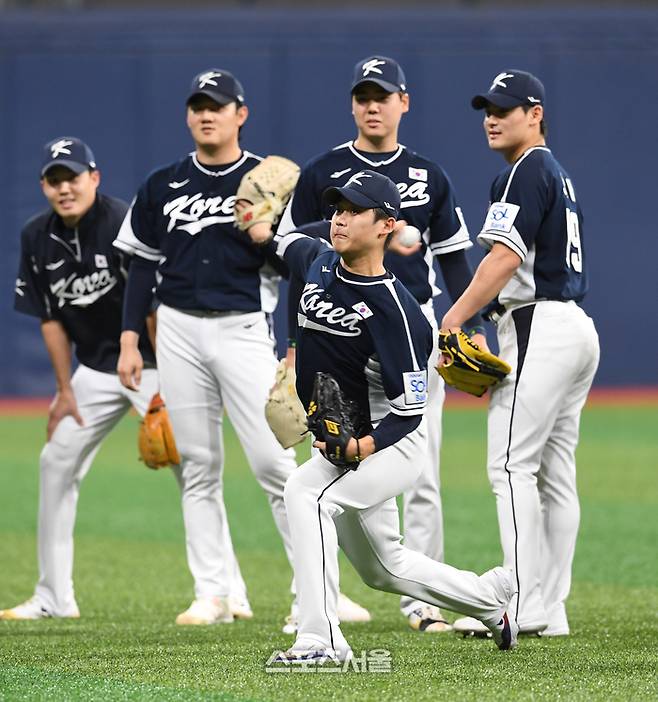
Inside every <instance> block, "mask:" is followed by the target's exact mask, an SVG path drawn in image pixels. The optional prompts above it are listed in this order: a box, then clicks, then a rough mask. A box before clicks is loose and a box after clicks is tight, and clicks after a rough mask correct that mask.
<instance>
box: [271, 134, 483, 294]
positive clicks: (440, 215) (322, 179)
mask: <svg viewBox="0 0 658 702" xmlns="http://www.w3.org/2000/svg"><path fill="white" fill-rule="evenodd" d="M380 157H381V158H380ZM364 169H374V170H376V171H378V172H380V173H383V174H384V175H386V176H388V177H389V178H391V180H393V181H394V182H395V183H396V184H397V187H398V190H399V192H400V198H401V213H400V218H403V219H405V220H406V221H407V223H408V224H410V225H412V226H414V227H417V228H418V230H419V231H420V232H421V242H422V247H421V250H420V251H419V252H418V253H416V254H414V255H412V256H410V257H404V260H401V257H400V256H397V255H388V256H387V257H386V267H387V268H388V269H389V270H391V271H392V272H393V273H394V274H395V276H396V277H397V278H399V279H400V280H401V281H402V283H403V284H404V285H405V287H406V288H407V289H408V290H409V291H410V292H411V293H412V294H413V295H414V297H415V298H416V299H417V300H419V301H420V302H421V303H422V302H425V301H426V300H428V299H430V297H432V296H433V295H437V294H439V292H440V291H439V290H438V289H437V288H436V285H435V279H436V276H435V274H434V271H433V268H432V256H433V255H440V254H444V253H451V252H453V251H459V250H462V249H467V248H470V247H471V246H472V243H471V241H470V238H469V234H468V229H467V228H466V224H465V222H464V218H463V216H462V212H461V209H460V208H459V206H458V204H457V199H456V197H455V193H454V190H453V187H452V184H451V183H450V180H449V179H448V177H447V175H446V174H445V172H444V171H443V170H442V169H441V168H440V167H439V166H438V165H437V164H435V163H433V162H432V161H430V160H428V159H426V158H424V157H423V156H420V155H419V154H417V153H415V152H413V151H410V150H409V149H407V148H406V147H404V146H402V145H400V146H398V148H397V149H396V151H395V152H393V153H391V154H379V155H378V154H371V153H368V154H366V153H364V152H361V151H358V150H357V149H356V148H355V147H354V144H353V143H352V142H348V143H346V144H342V145H340V146H337V147H336V148H335V149H332V150H331V151H329V152H327V153H325V154H322V155H321V156H318V157H317V158H315V159H312V160H311V161H310V162H309V163H308V164H307V165H306V166H305V167H304V169H303V170H302V173H301V175H300V178H299V181H298V183H297V187H296V188H295V193H294V196H293V198H292V201H291V202H290V204H289V206H288V209H287V210H286V213H285V215H284V217H283V219H282V222H281V225H280V228H279V230H280V231H281V232H287V231H291V230H293V229H297V228H299V226H301V225H303V224H306V223H308V222H314V221H317V220H319V219H329V218H331V215H332V214H333V209H332V208H331V207H328V206H323V205H322V193H323V192H324V190H325V189H326V188H328V187H330V186H337V187H341V186H343V185H345V183H346V182H347V181H348V180H349V179H350V178H352V177H354V176H355V175H357V174H358V173H359V172H361V171H363V170H364Z"/></svg>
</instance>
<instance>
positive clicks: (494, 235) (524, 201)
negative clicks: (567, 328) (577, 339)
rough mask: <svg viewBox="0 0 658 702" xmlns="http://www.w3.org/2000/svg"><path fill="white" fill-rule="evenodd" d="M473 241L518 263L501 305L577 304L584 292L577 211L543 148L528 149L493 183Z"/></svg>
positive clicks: (565, 179) (564, 178)
mask: <svg viewBox="0 0 658 702" xmlns="http://www.w3.org/2000/svg"><path fill="white" fill-rule="evenodd" d="M478 241H479V242H480V243H482V244H483V245H484V246H485V247H487V248H491V246H493V244H494V243H495V242H500V243H503V244H505V246H507V247H508V248H510V249H511V250H512V251H514V253H516V254H517V255H518V257H519V258H520V259H521V261H522V263H521V265H520V267H519V268H518V269H517V271H516V273H515V274H514V276H513V277H512V279H511V280H510V282H509V283H508V284H507V285H506V286H505V288H503V290H502V291H501V293H500V295H499V296H498V300H499V302H500V303H502V304H503V305H508V306H509V305H514V304H523V303H527V302H532V301H534V300H539V299H548V300H576V301H579V300H581V299H582V298H583V297H584V295H585V293H586V292H587V274H586V269H585V266H584V250H583V239H582V214H581V211H580V206H579V204H578V202H577V200H576V193H575V190H574V187H573V183H572V181H571V178H570V177H569V176H568V174H567V173H566V172H565V171H564V169H563V168H562V167H561V166H560V164H559V163H558V162H557V160H556V159H555V157H554V156H553V154H552V153H551V151H550V150H549V149H548V148H546V147H543V146H540V147H533V148H532V149H529V150H528V151H526V152H525V154H523V155H522V156H521V158H520V159H518V160H517V161H516V162H515V163H514V164H513V165H512V166H509V167H507V168H505V169H504V170H503V171H502V173H501V174H500V175H499V176H498V177H497V178H496V180H495V181H494V183H493V185H492V188H491V204H490V206H489V210H488V212H487V216H486V219H485V222H484V225H483V227H482V231H481V232H480V234H479V236H478Z"/></svg>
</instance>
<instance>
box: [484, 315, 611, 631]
mask: <svg viewBox="0 0 658 702" xmlns="http://www.w3.org/2000/svg"><path fill="white" fill-rule="evenodd" d="M497 331H498V340H499V344H500V356H501V358H503V359H504V360H506V361H507V362H508V363H509V364H510V365H511V366H512V372H511V373H510V375H509V376H508V377H507V378H506V380H505V381H504V383H502V384H501V385H499V386H498V387H497V388H496V389H495V390H494V391H493V393H492V396H491V403H490V405H489V422H488V472H489V480H490V482H491V485H492V488H493V491H494V494H495V496H496V504H497V508H498V522H499V527H500V538H501V543H502V547H503V554H504V565H505V567H507V568H512V569H514V570H515V571H516V573H517V584H518V590H519V595H518V602H517V607H516V617H517V622H518V624H519V627H520V628H521V631H537V630H541V629H543V628H544V627H545V626H546V625H547V624H548V625H549V627H550V629H551V631H553V632H560V633H569V627H568V622H567V617H566V611H565V601H566V599H567V596H568V595H569V590H570V587H571V565H572V562H573V557H574V552H575V547H576V536H577V534H578V525H579V521H580V506H579V503H578V494H577V492H576V459H575V452H576V446H577V444H578V431H579V423H580V414H581V410H582V408H583V405H584V404H585V400H586V398H587V393H588V392H589V389H590V386H591V385H592V380H593V378H594V374H595V372H596V369H597V366H598V362H599V342H598V336H597V333H596V329H595V328H594V323H593V322H592V320H591V319H590V318H589V317H588V316H587V315H586V314H585V312H584V311H583V310H582V309H581V308H580V307H578V305H576V303H574V302H557V301H542V302H537V303H536V304H534V305H529V306H523V307H520V308H517V309H516V310H514V311H511V312H506V313H505V314H504V315H503V316H502V317H501V319H500V321H499V323H498V327H497Z"/></svg>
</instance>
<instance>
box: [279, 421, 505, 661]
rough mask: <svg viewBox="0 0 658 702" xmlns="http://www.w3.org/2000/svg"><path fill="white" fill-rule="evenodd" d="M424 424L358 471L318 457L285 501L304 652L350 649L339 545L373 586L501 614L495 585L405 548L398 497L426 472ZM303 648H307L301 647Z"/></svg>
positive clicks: (473, 612)
mask: <svg viewBox="0 0 658 702" xmlns="http://www.w3.org/2000/svg"><path fill="white" fill-rule="evenodd" d="M425 423H426V420H425V419H423V420H422V422H421V425H420V426H419V427H418V429H416V430H415V431H413V432H411V433H410V434H408V435H407V436H406V437H404V438H403V439H401V440H400V441H398V442H397V443H396V444H394V445H392V446H389V447H388V448H386V449H384V450H382V451H378V452H377V453H375V454H373V455H372V456H370V457H368V458H367V459H365V460H364V461H363V462H362V463H361V464H360V465H359V468H358V470H355V471H349V470H348V471H346V470H342V469H339V468H337V467H336V466H334V465H332V464H331V463H330V462H329V461H327V460H326V459H325V458H324V457H323V456H322V455H315V456H313V457H312V458H311V459H310V460H309V461H307V462H306V463H304V465H302V466H301V467H300V468H299V469H298V470H297V471H295V473H293V474H292V476H291V477H290V478H289V479H288V482H287V484H286V489H285V502H286V508H287V510H288V521H289V524H290V532H291V538H292V544H293V550H294V556H295V581H296V584H297V598H298V603H299V629H298V633H297V641H298V642H300V647H303V646H308V645H309V644H310V645H313V644H315V645H318V646H321V647H325V648H331V649H334V650H336V651H346V650H348V649H349V646H348V644H347V642H346V640H345V637H344V636H343V634H342V632H341V630H340V626H339V621H338V616H337V611H336V610H337V598H338V546H339V545H340V547H341V548H342V549H343V551H344V552H345V554H346V555H347V557H348V558H349V559H350V561H351V562H352V564H353V565H354V567H355V568H356V570H357V571H358V572H359V574H360V575H361V577H362V578H363V580H364V581H365V582H366V583H367V584H368V585H370V586H371V587H374V588H377V589H380V590H386V591H389V592H395V593H398V594H403V595H407V596H409V597H412V598H414V599H417V600H418V601H421V602H428V603H430V604H434V605H437V606H439V607H445V608H446V609H451V610H456V611H459V612H463V613H465V614H468V615H470V616H475V617H484V618H492V617H494V616H497V615H500V614H501V609H502V608H503V607H504V606H505V604H506V602H505V600H503V599H501V595H500V593H499V592H498V591H497V590H496V588H495V587H493V586H492V583H491V581H490V580H487V579H486V578H481V577H479V576H478V575H476V574H475V573H471V572H468V571H462V570H457V569H456V568H453V567H452V566H449V565H446V564H445V563H439V562H438V561H435V560H433V559H431V558H428V557H427V556H425V555H424V554H422V553H418V552H416V551H413V550H411V549H409V548H407V547H406V546H403V545H402V544H401V543H400V542H401V538H402V537H401V535H400V524H399V514H398V510H397V504H396V501H395V496H396V495H399V494H400V493H402V492H403V491H404V490H406V489H408V488H409V487H410V486H411V485H412V484H413V483H414V482H415V481H416V480H417V479H418V476H419V474H420V471H421V470H422V461H423V458H424V454H425V451H426V444H427V433H426V425H425ZM301 642H303V646H302V645H301Z"/></svg>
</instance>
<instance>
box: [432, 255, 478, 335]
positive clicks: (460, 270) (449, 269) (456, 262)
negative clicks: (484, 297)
mask: <svg viewBox="0 0 658 702" xmlns="http://www.w3.org/2000/svg"><path fill="white" fill-rule="evenodd" d="M437 261H438V263H439V266H440V268H441V273H442V274H443V280H444V281H445V284H446V288H447V289H448V294H449V295H450V298H451V299H452V301H453V302H455V301H456V300H458V299H459V298H460V297H461V296H462V295H463V293H464V291H465V290H466V288H467V287H468V285H469V283H470V282H471V280H472V279H473V271H472V269H471V266H470V264H469V262H468V259H467V258H466V252H465V251H464V250H463V249H461V250H460V251H453V252H452V253H447V254H442V255H441V256H437ZM463 326H464V327H465V331H466V332H467V333H468V334H469V335H472V334H474V333H480V334H484V331H485V329H484V319H482V315H481V314H480V312H479V308H478V311H476V312H475V314H473V315H472V316H471V317H469V318H468V319H466V320H465V321H464V324H463Z"/></svg>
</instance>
